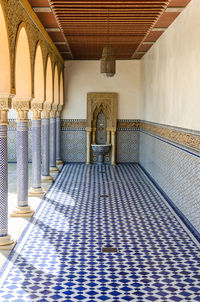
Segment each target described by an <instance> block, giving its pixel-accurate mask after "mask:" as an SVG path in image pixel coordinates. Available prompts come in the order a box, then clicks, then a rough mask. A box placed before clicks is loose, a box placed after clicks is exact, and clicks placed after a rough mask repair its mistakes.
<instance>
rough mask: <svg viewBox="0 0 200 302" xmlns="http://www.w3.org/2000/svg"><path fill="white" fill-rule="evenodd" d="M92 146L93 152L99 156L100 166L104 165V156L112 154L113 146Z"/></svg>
mask: <svg viewBox="0 0 200 302" xmlns="http://www.w3.org/2000/svg"><path fill="white" fill-rule="evenodd" d="M91 146H92V151H93V152H94V153H95V154H96V155H97V156H98V160H97V163H98V164H100V165H101V164H103V163H104V155H106V154H108V153H109V152H110V149H111V144H106V145H97V144H92V145H91Z"/></svg>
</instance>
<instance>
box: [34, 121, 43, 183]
mask: <svg viewBox="0 0 200 302" xmlns="http://www.w3.org/2000/svg"><path fill="white" fill-rule="evenodd" d="M32 142H33V144H32V187H33V188H40V184H41V120H32Z"/></svg>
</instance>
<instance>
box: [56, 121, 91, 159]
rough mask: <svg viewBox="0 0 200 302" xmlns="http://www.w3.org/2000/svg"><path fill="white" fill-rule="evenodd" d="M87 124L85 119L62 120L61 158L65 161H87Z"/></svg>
mask: <svg viewBox="0 0 200 302" xmlns="http://www.w3.org/2000/svg"><path fill="white" fill-rule="evenodd" d="M85 126H86V121H85V120H81V119H73V120H67V119H63V120H61V158H62V160H63V161H64V162H80V163H81V162H85V159H86V131H85Z"/></svg>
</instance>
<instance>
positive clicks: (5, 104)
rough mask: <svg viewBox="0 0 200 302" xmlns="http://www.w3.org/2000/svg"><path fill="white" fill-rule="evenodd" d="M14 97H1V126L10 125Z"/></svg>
mask: <svg viewBox="0 0 200 302" xmlns="http://www.w3.org/2000/svg"><path fill="white" fill-rule="evenodd" d="M13 97H14V95H10V94H9V95H0V125H8V110H9V109H11V105H12V98H13Z"/></svg>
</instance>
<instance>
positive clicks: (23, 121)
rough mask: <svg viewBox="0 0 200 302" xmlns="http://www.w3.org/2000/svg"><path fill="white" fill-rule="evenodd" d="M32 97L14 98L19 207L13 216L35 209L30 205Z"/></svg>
mask: <svg viewBox="0 0 200 302" xmlns="http://www.w3.org/2000/svg"><path fill="white" fill-rule="evenodd" d="M29 106H30V99H20V100H18V99H14V100H13V108H14V109H15V110H16V111H17V137H16V141H17V207H16V209H15V210H14V212H13V213H12V214H11V216H12V217H17V216H20V217H21V216H22V217H23V216H32V215H33V213H34V211H33V210H32V209H31V208H30V206H29V205H28V111H29Z"/></svg>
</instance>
